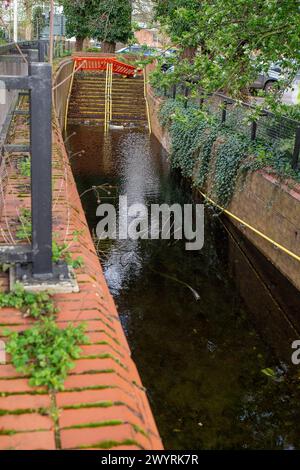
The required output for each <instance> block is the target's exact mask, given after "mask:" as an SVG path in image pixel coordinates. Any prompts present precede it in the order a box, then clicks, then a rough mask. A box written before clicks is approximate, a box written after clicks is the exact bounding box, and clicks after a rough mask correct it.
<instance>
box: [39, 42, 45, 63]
mask: <svg viewBox="0 0 300 470" xmlns="http://www.w3.org/2000/svg"><path fill="white" fill-rule="evenodd" d="M38 47H39V62H45V43H44V41H42V40H41V39H40V40H39V42H38Z"/></svg>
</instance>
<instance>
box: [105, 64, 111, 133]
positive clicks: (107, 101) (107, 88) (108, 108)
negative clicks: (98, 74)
mask: <svg viewBox="0 0 300 470" xmlns="http://www.w3.org/2000/svg"><path fill="white" fill-rule="evenodd" d="M112 80H113V65H112V64H110V63H108V64H107V67H106V77H105V116H104V133H105V134H107V133H108V131H109V124H110V121H111V120H112Z"/></svg>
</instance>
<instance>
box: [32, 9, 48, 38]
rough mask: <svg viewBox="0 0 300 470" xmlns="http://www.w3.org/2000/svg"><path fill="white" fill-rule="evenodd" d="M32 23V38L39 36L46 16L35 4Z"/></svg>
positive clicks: (45, 23)
mask: <svg viewBox="0 0 300 470" xmlns="http://www.w3.org/2000/svg"><path fill="white" fill-rule="evenodd" d="M32 25H33V34H34V38H36V39H39V38H40V36H41V32H42V31H43V29H44V28H45V26H46V25H47V20H46V17H45V16H44V15H43V8H42V7H41V6H39V5H38V6H36V7H35V8H34V10H33V14H32Z"/></svg>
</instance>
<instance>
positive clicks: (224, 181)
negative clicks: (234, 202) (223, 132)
mask: <svg viewBox="0 0 300 470" xmlns="http://www.w3.org/2000/svg"><path fill="white" fill-rule="evenodd" d="M248 152H249V142H248V141H247V140H245V141H243V140H242V139H241V138H239V137H238V136H236V135H230V136H228V138H227V140H226V141H225V142H224V143H223V144H222V145H220V146H219V148H218V150H217V156H216V163H215V169H214V186H213V191H214V193H215V194H216V196H217V200H218V201H219V202H222V205H223V206H225V207H226V206H227V205H228V204H229V202H230V200H231V198H232V196H233V193H234V189H235V186H236V180H237V177H238V175H239V169H240V166H241V163H242V162H243V161H244V160H245V158H246V157H247V153H248Z"/></svg>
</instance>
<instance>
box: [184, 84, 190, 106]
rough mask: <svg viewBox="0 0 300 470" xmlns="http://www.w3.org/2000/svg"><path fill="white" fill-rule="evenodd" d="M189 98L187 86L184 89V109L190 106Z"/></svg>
mask: <svg viewBox="0 0 300 470" xmlns="http://www.w3.org/2000/svg"><path fill="white" fill-rule="evenodd" d="M188 97H189V89H188V87H187V86H185V87H184V98H185V101H184V107H185V108H187V105H188Z"/></svg>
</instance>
